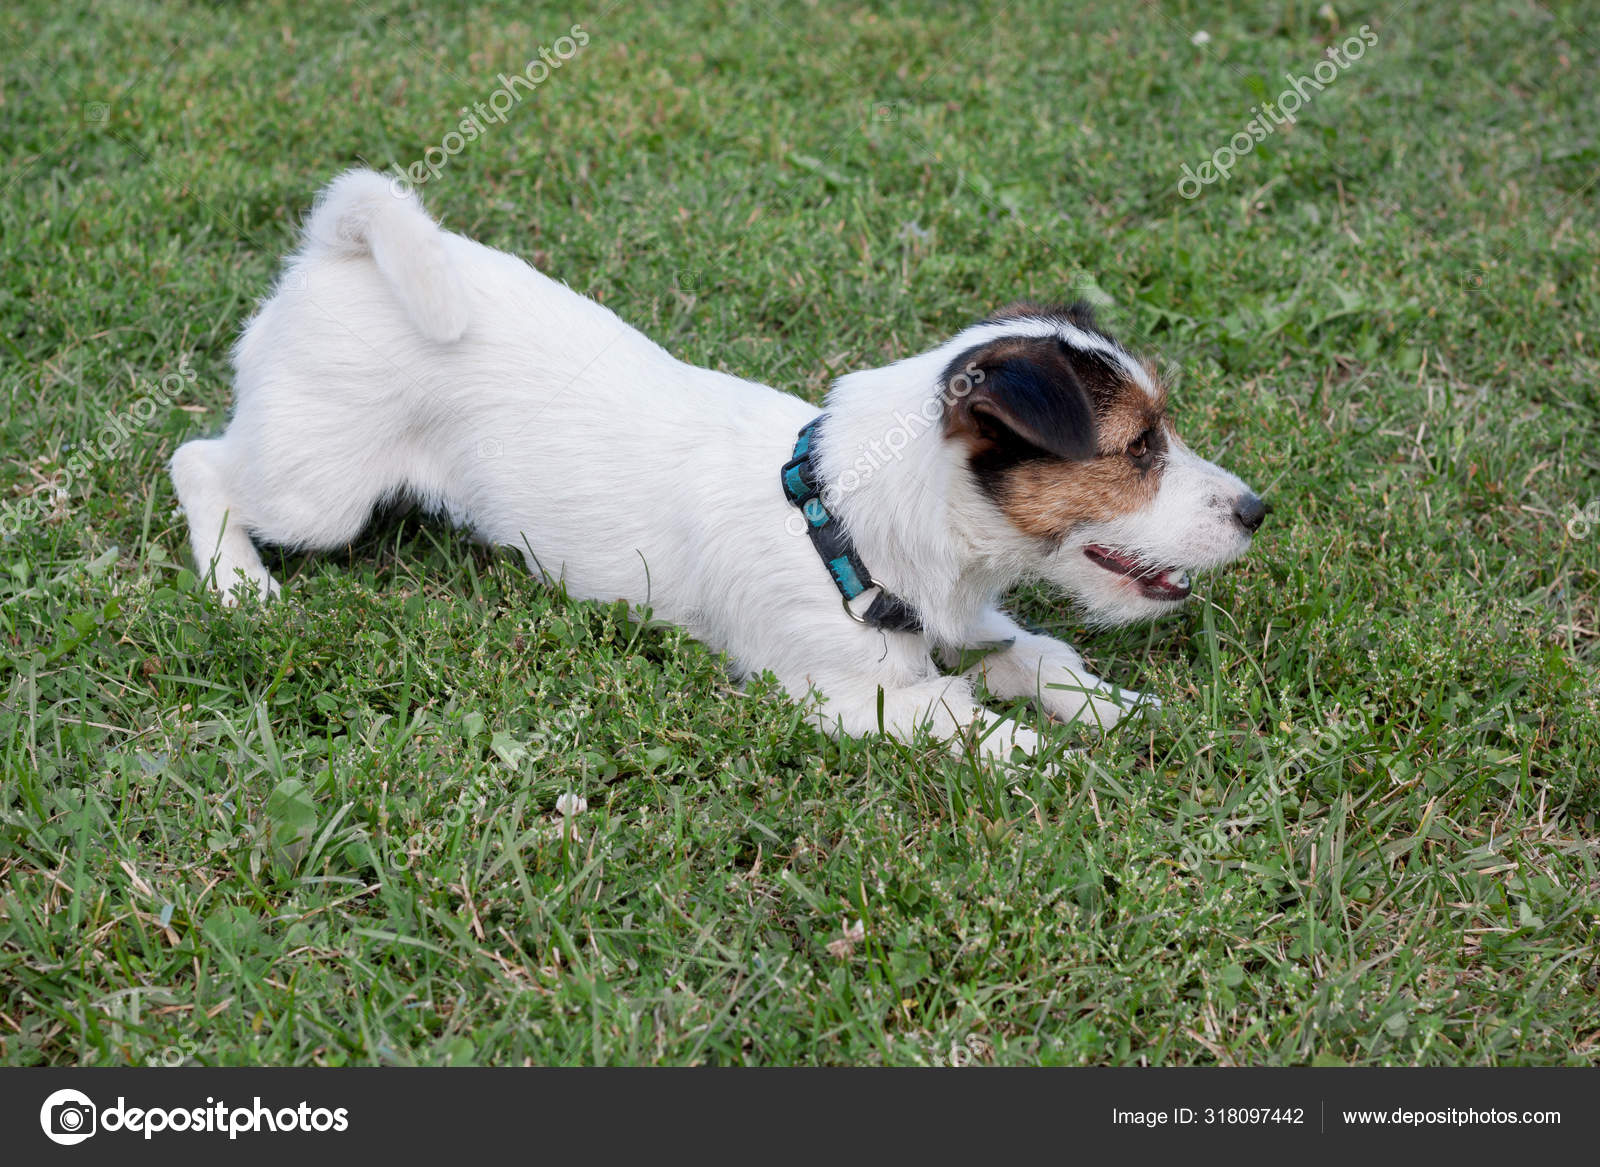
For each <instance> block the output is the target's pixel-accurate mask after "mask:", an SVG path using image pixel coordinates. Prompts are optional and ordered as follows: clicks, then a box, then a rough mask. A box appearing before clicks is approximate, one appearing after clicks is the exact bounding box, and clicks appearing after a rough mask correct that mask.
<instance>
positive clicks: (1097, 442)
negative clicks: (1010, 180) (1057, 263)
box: [945, 305, 1171, 539]
mask: <svg viewBox="0 0 1600 1167" xmlns="http://www.w3.org/2000/svg"><path fill="white" fill-rule="evenodd" d="M1023 307H1026V308H1027V309H1028V310H1027V311H1026V312H1025V313H1024V312H1022V311H1020V309H1021V308H1023ZM1080 309H1081V306H1078V305H1073V306H1071V307H1070V308H1068V309H1040V308H1038V307H1037V306H1035V305H1026V306H1023V305H1013V306H1012V307H1011V308H1007V309H1003V310H1002V313H1001V314H1000V315H999V316H998V317H996V318H994V319H996V320H1005V319H1015V318H1017V317H1018V316H1020V315H1027V316H1030V317H1037V316H1049V317H1051V318H1054V319H1060V320H1065V321H1067V322H1069V323H1071V324H1073V325H1074V326H1075V327H1077V328H1079V329H1082V330H1084V331H1090V330H1091V329H1093V323H1092V317H1090V316H1088V315H1087V310H1086V309H1082V313H1083V314H1082V315H1081V316H1080V319H1076V320H1075V319H1071V318H1070V317H1069V316H1067V315H1066V313H1067V312H1069V311H1079V310H1080ZM1080 321H1081V322H1080ZM1094 332H1095V334H1096V336H1101V337H1103V336H1104V334H1103V333H1100V332H1099V331H1098V330H1094ZM1108 339H1109V338H1108ZM1152 383H1155V384H1157V385H1158V388H1157V392H1156V393H1154V394H1152V393H1150V392H1148V391H1147V390H1146V389H1145V388H1144V387H1143V386H1142V385H1140V384H1139V382H1138V381H1137V380H1135V379H1134V377H1133V375H1132V374H1131V373H1130V371H1129V370H1128V368H1127V367H1126V365H1125V364H1124V363H1123V361H1122V360H1121V359H1120V350H1119V352H1117V353H1108V352H1103V351H1100V350H1098V349H1087V348H1081V347H1078V346H1076V345H1073V344H1071V343H1069V342H1068V341H1067V340H1065V339H1063V338H1062V337H1060V336H1043V337H1031V336H1018V337H1003V338H1001V339H999V340H995V341H990V342H989V343H988V344H984V345H979V346H977V347H975V348H972V349H968V350H967V351H966V352H964V353H962V354H961V355H960V356H958V357H957V358H956V359H955V360H954V361H953V362H951V364H950V366H949V368H948V369H946V371H945V390H946V395H947V396H946V407H945V433H946V434H947V435H948V436H949V437H950V438H952V439H954V440H957V441H960V442H962V443H963V444H964V445H965V447H966V450H967V458H968V464H969V465H970V466H971V468H972V472H973V474H974V475H975V476H976V477H977V480H978V484H979V485H980V486H981V487H982V488H983V490H984V492H985V493H986V494H988V495H989V497H990V498H992V499H993V500H994V501H995V503H996V504H997V505H999V507H1000V508H1001V510H1003V511H1004V512H1005V514H1006V516H1007V517H1008V518H1009V519H1010V520H1011V522H1012V524H1013V525H1014V526H1016V528H1017V529H1018V530H1020V531H1023V532H1025V533H1026V534H1029V535H1037V536H1040V537H1043V538H1052V539H1058V538H1061V537H1062V536H1064V535H1066V534H1067V532H1068V531H1070V530H1071V529H1072V527H1074V526H1075V525H1077V524H1078V523H1081V522H1086V521H1091V520H1104V519H1111V518H1115V517H1117V516H1118V515H1123V514H1128V513H1131V512H1133V511H1137V510H1139V509H1141V508H1142V507H1145V506H1148V505H1149V504H1150V502H1151V501H1152V500H1153V499H1154V498H1155V494H1156V491H1157V490H1158V489H1159V487H1160V484H1161V467H1162V462H1163V454H1164V453H1165V451H1166V448H1167V442H1168V437H1169V434H1170V429H1171V427H1170V424H1169V423H1168V422H1167V419H1166V394H1165V391H1164V390H1163V389H1161V388H1160V387H1159V383H1157V382H1155V380H1154V378H1152Z"/></svg>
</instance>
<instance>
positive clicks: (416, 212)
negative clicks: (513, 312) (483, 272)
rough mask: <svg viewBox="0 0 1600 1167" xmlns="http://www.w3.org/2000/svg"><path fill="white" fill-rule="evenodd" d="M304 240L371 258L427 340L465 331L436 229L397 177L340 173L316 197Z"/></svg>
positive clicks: (459, 296) (460, 297)
mask: <svg viewBox="0 0 1600 1167" xmlns="http://www.w3.org/2000/svg"><path fill="white" fill-rule="evenodd" d="M305 238H306V243H307V245H308V246H310V247H313V248H318V249H322V250H326V251H331V252H334V253H343V254H345V255H370V256H372V260H373V262H374V263H376V264H377V265H378V270H379V271H380V272H382V273H383V278H384V279H385V280H387V281H388V283H389V286H390V287H391V288H393V289H394V293H395V295H396V296H397V297H399V300H400V302H401V303H402V304H403V305H405V309H406V314H407V315H408V316H410V317H411V320H412V323H414V324H415V325H416V326H417V328H418V330H419V331H421V332H422V334H423V335H424V336H426V337H428V338H429V339H430V340H437V341H452V340H459V339H460V337H461V334H462V333H463V332H465V331H466V330H467V298H466V294H465V289H464V288H463V286H462V283H461V277H460V276H459V275H458V274H457V272H456V271H455V269H454V268H453V267H451V265H450V259H449V256H448V255H446V253H445V246H444V236H443V232H441V231H440V229H439V225H438V224H437V223H435V222H434V221H433V220H432V219H431V218H429V216H428V213H427V212H426V211H424V210H423V209H422V200H421V199H419V198H417V196H416V193H415V192H414V191H412V190H411V189H410V188H409V186H408V185H407V184H405V183H404V182H402V181H401V180H400V179H389V178H385V177H384V176H383V175H381V174H379V173H377V172H376V171H373V170H347V171H345V172H344V173H343V174H341V175H340V176H339V177H338V178H336V179H334V180H333V181H332V182H330V183H329V184H328V185H327V186H326V187H324V188H323V190H322V193H321V194H319V195H318V196H317V204H316V206H315V207H313V208H312V210H311V215H310V217H309V218H307V219H306V225H305Z"/></svg>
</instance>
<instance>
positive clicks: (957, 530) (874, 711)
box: [171, 170, 1266, 759]
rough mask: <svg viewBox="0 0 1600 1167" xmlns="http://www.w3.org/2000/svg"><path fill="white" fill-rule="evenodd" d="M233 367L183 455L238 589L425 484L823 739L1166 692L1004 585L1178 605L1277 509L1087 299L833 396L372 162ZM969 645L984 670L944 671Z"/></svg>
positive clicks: (299, 257) (328, 198) (424, 495)
mask: <svg viewBox="0 0 1600 1167" xmlns="http://www.w3.org/2000/svg"><path fill="white" fill-rule="evenodd" d="M233 362H234V366H235V369H236V372H237V375H236V378H235V405H234V413H233V418H232V420H231V421H230V422H229V424H228V427H227V430H226V431H225V432H224V433H223V434H222V436H220V437H217V438H208V439H202V440H196V441H190V442H187V443H185V444H184V445H183V446H182V447H181V448H179V450H178V451H177V453H176V454H175V455H174V456H173V458H172V464H171V473H172V481H173V485H174V486H175V487H176V489H177V494H178V499H179V501H180V503H181V505H182V507H183V510H184V512H185V514H186V515H187V517H188V521H189V530H190V538H191V541H192V546H193V549H194V554H195V558H196V560H197V562H198V564H199V567H200V570H201V571H202V572H205V573H206V574H207V576H208V578H209V579H210V580H211V581H212V583H213V584H214V586H216V587H217V588H218V589H220V590H221V591H222V592H223V595H224V598H225V600H228V601H230V602H231V601H232V599H233V598H234V597H233V595H232V593H233V591H234V589H235V588H244V589H248V590H250V591H254V592H256V593H257V594H259V595H260V596H261V597H263V598H266V597H269V596H271V595H273V594H275V593H276V592H277V591H278V584H277V583H276V581H274V580H273V578H272V577H271V575H270V574H268V572H267V570H266V568H265V567H264V566H263V565H262V562H261V558H260V556H259V555H258V554H257V552H256V547H255V545H254V542H253V540H259V541H261V542H263V543H267V544H275V545H278V546H282V547H285V548H292V549H300V550H327V549H332V548H336V547H340V546H343V545H345V544H347V543H348V542H349V541H350V540H352V539H353V538H354V537H355V536H356V535H357V534H358V533H359V532H360V531H361V529H362V527H363V526H364V525H365V524H366V523H367V522H368V519H369V517H370V516H371V515H372V513H373V511H374V509H375V508H376V507H377V506H379V504H381V503H384V502H386V501H389V500H394V499H398V498H409V499H412V500H415V501H416V502H418V503H420V504H421V505H422V507H424V508H425V509H427V510H429V511H432V512H434V513H438V514H442V515H443V516H445V517H446V518H448V519H449V521H450V522H452V523H454V524H456V525H459V526H465V527H468V528H470V529H471V530H472V531H473V532H474V533H475V534H476V536H477V537H478V538H480V539H482V540H484V541H485V542H488V543H491V544H501V545H505V546H508V547H514V548H516V549H517V550H518V551H520V552H521V553H522V554H523V556H524V557H525V558H526V560H527V563H528V565H529V567H530V568H531V569H533V570H535V571H538V572H540V573H541V574H545V575H547V576H551V577H556V578H559V579H561V580H563V581H564V582H565V585H566V588H567V590H568V592H569V593H570V594H571V595H573V596H576V597H580V598H587V599H594V600H607V601H608V600H613V599H617V598H623V599H625V600H627V601H628V602H629V603H631V604H635V605H639V606H644V605H649V606H650V607H651V608H652V609H653V610H654V611H655V613H656V614H657V615H659V616H661V617H663V618H665V619H668V620H671V621H673V622H674V623H677V624H679V625H681V626H682V627H684V628H685V629H687V630H688V631H689V632H690V633H691V634H692V635H694V636H695V637H697V638H698V639H700V640H701V641H703V642H705V643H706V644H707V645H709V646H711V647H712V648H713V649H716V650H718V651H720V652H724V653H726V654H727V655H728V657H729V658H730V659H731V661H732V664H733V667H734V668H735V669H736V670H737V671H738V672H739V673H740V674H742V675H749V674H753V673H757V672H760V671H762V670H767V671H770V672H771V673H772V674H773V675H774V676H775V677H776V678H777V679H778V681H779V682H780V683H781V684H782V685H783V686H784V688H785V689H786V690H787V691H788V692H789V693H791V694H792V695H794V697H796V698H797V699H800V700H811V701H814V702H815V705H814V713H813V721H814V722H815V723H816V724H817V725H818V726H820V727H822V728H823V729H825V730H827V731H829V732H834V733H844V734H850V735H865V734H869V733H871V732H873V731H875V730H879V729H881V730H883V731H884V732H887V733H889V734H892V735H893V736H894V737H896V738H899V739H901V740H910V739H911V738H912V737H913V736H914V735H915V734H916V733H917V732H918V731H919V730H926V731H928V732H930V733H931V734H932V735H933V736H935V737H937V738H941V739H946V740H948V741H950V742H951V743H952V745H953V746H954V747H956V748H965V747H966V746H967V745H968V744H969V743H971V742H976V743H978V746H979V748H980V749H981V750H982V752H983V753H984V754H986V755H989V756H991V757H995V758H1001V759H1004V758H1009V757H1010V756H1011V751H1012V750H1013V749H1020V750H1022V751H1023V752H1025V753H1027V754H1033V753H1034V752H1035V751H1037V750H1038V748H1039V746H1040V744H1041V743H1040V738H1039V736H1038V735H1037V734H1036V733H1035V732H1034V731H1033V730H1031V729H1028V728H1026V727H1024V726H1022V725H1019V724H1018V723H1017V722H1015V721H1013V720H1011V719H1008V718H1003V717H1000V716H999V715H997V714H995V713H992V712H991V711H989V710H986V709H985V708H983V706H981V705H980V704H979V703H978V702H977V700H976V699H975V697H974V693H973V686H974V682H975V680H976V679H977V678H978V677H979V676H981V677H982V679H983V681H984V683H985V684H986V685H987V687H988V690H989V691H990V692H991V693H993V694H995V695H997V696H999V697H1002V698H1016V697H1027V698H1032V699H1033V700H1034V701H1035V702H1036V703H1037V705H1038V706H1039V707H1040V708H1042V709H1043V710H1044V712H1045V713H1047V714H1049V715H1050V716H1051V717H1053V718H1056V719H1058V720H1060V721H1064V722H1073V721H1082V722H1084V723H1087V724H1093V725H1097V726H1100V727H1107V726H1110V725H1111V724H1113V723H1115V722H1116V720H1117V719H1118V718H1119V717H1121V716H1122V715H1123V713H1125V712H1126V711H1127V709H1128V708H1130V707H1132V706H1133V705H1136V704H1138V703H1140V702H1141V701H1145V700H1149V699H1148V698H1144V697H1142V696H1141V695H1140V694H1137V693H1132V692H1129V691H1126V690H1119V689H1116V688H1115V687H1112V686H1108V685H1105V684H1103V683H1102V682H1101V681H1099V680H1098V679H1097V678H1096V677H1094V676H1093V675H1091V674H1090V673H1089V672H1088V670H1087V669H1086V668H1085V667H1084V662H1083V660H1082V658H1081V657H1079V655H1078V654H1077V653H1076V652H1074V651H1073V650H1072V649H1071V648H1070V647H1068V646H1067V645H1065V644H1063V643H1061V642H1059V641H1057V640H1053V639H1051V638H1049V637H1046V636H1040V635H1037V634H1035V633H1032V632H1029V631H1027V630H1025V629H1024V628H1022V627H1020V626H1019V625H1018V624H1017V623H1016V622H1015V621H1014V620H1012V619H1011V617H1009V616H1007V615H1006V614H1005V612H1003V611H1002V610H1001V608H1000V606H999V603H1000V599H1001V597H1002V596H1003V595H1004V594H1005V593H1006V591H1007V589H1008V588H1010V587H1012V586H1013V585H1014V584H1016V583H1018V582H1019V581H1022V580H1025V579H1036V580H1045V581H1048V582H1050V583H1052V584H1054V585H1056V586H1057V587H1059V588H1061V589H1063V590H1064V591H1065V592H1067V593H1068V594H1069V595H1070V596H1071V597H1073V598H1074V599H1076V600H1077V601H1078V603H1079V605H1080V606H1081V608H1082V610H1083V612H1084V614H1085V616H1086V618H1087V619H1088V620H1090V621H1091V622H1094V623H1097V624H1102V625H1111V624H1122V623H1127V622H1130V621H1134V620H1138V619H1142V618H1147V617H1154V616H1159V615H1161V614H1162V613H1165V612H1170V611H1172V610H1174V609H1176V608H1177V607H1178V606H1179V605H1180V604H1181V603H1182V602H1183V600H1184V599H1185V598H1186V597H1187V596H1188V595H1189V592H1190V587H1191V573H1193V572H1196V571H1201V570H1205V569H1207V568H1215V567H1220V566H1222V565H1223V564H1226V563H1228V562H1230V561H1232V560H1234V559H1236V558H1238V557H1239V556H1240V555H1242V554H1244V552H1245V551H1246V550H1248V548H1249V547H1250V541H1251V536H1252V535H1253V534H1254V532H1255V531H1256V529H1257V527H1259V526H1260V525H1261V521H1262V518H1263V516H1264V515H1265V513H1266V507H1265V505H1264V504H1263V503H1262V501H1261V500H1260V499H1259V498H1257V497H1256V496H1255V495H1254V494H1253V493H1252V492H1251V491H1250V489H1249V488H1248V487H1246V486H1245V484H1244V483H1243V482H1241V481H1240V480H1239V479H1238V478H1236V477H1234V476H1233V475H1232V474H1230V473H1228V472H1227V471H1225V470H1223V469H1221V468H1219V467H1217V466H1215V465H1213V464H1212V463H1210V462H1207V461H1205V460H1204V459H1202V458H1200V457H1199V456H1197V455H1196V454H1194V453H1191V452H1190V450H1189V448H1188V447H1187V446H1185V445H1184V444H1183V442H1182V440H1181V439H1180V438H1179V437H1178V434H1177V432H1176V430H1175V429H1174V428H1173V425H1172V421H1171V419H1170V418H1169V417H1168V415H1167V399H1166V391H1165V388H1164V387H1163V385H1162V384H1161V382H1160V381H1159V379H1158V377H1157V375H1156V373H1155V370H1154V369H1153V367H1152V366H1151V365H1150V364H1149V363H1148V362H1146V361H1141V360H1137V359H1135V358H1134V357H1132V356H1131V355H1129V353H1128V352H1127V351H1125V350H1124V349H1123V348H1122V346H1121V345H1119V344H1118V343H1117V342H1116V341H1115V340H1113V339H1111V338H1110V337H1109V336H1107V335H1106V334H1105V333H1104V332H1103V331H1101V330H1100V329H1099V328H1097V327H1096V326H1095V323H1094V320H1093V318H1092V316H1091V314H1090V312H1089V310H1088V309H1087V308H1085V307H1083V306H1081V305H1072V306H1069V307H1063V308H1046V307H1041V306H1038V305H1034V304H1028V303H1022V304H1016V305H1013V306H1011V307H1008V308H1005V309H1002V310H1001V311H999V312H997V313H995V314H994V315H993V316H991V317H989V318H988V319H987V320H984V321H982V322H981V323H979V324H975V325H973V326H972V327H970V328H967V329H965V330H964V331H962V332H960V333H959V334H957V335H956V336H954V337H953V338H951V339H950V340H947V341H945V342H944V343H943V344H940V345H938V346H937V347H935V348H933V349H930V350H929V351H927V352H924V353H921V354H919V355H916V356H912V357H907V358H906V359H904V360H901V361H897V362H896V363H894V364H892V365H889V366H887V367H885V368H881V369H865V370H862V371H860V372H855V373H850V374H848V375H846V376H844V377H841V378H839V379H838V381H836V382H835V383H834V385H833V387H832V389H831V390H830V391H829V393H828V395H827V402H826V405H825V406H824V407H823V408H822V409H820V410H819V409H818V408H817V407H816V406H815V405H812V404H811V403H810V402H807V401H802V400H801V399H800V398H798V397H794V396H791V395H789V394H786V393H781V392H779V391H778V390H776V389H771V388H769V387H767V386H765V385H758V384H755V383H753V382H750V381H745V380H742V379H740V378H738V377H734V376H731V375H729V374H727V373H718V372H713V371H711V370H709V369H700V368H695V367H694V366H691V365H686V364H684V363H683V362H681V361H679V360H676V359H675V358H673V357H672V356H671V355H670V354H669V353H667V352H666V351H665V350H663V349H662V348H661V347H660V346H658V345H656V344H655V343H654V342H652V341H651V340H650V339H649V338H647V337H646V336H644V334H642V333H640V332H638V331H637V330H635V329H633V328H631V327H629V326H628V325H627V324H625V323H623V322H622V321H621V320H619V319H618V318H617V317H616V315H614V314H613V313H612V312H611V311H610V310H609V309H606V308H603V307H601V306H600V305H599V304H597V303H595V302H594V301H593V300H590V299H587V298H586V297H584V296H581V295H579V294H578V293H576V292H574V291H572V290H571V289H570V288H568V287H566V286H565V285H564V284H561V283H558V282H556V281H555V280H552V279H550V278H549V277H547V276H544V275H542V274H540V273H539V272H538V271H535V270H534V269H533V268H532V267H530V266H529V265H528V264H526V263H524V262H523V261H522V260H520V259H518V258H516V257H515V256H512V255H507V254H506V253H505V252H502V251H495V250H493V249H492V248H489V247H485V246H483V245H482V244H479V243H476V242H474V241H472V240H470V239H466V238H464V237H462V236H460V235H456V234H453V233H451V232H449V231H445V230H443V229H442V228H440V227H439V225H438V224H437V223H435V222H434V220H433V219H431V218H430V217H429V216H428V214H427V213H426V212H425V211H424V210H423V208H422V204H421V202H420V201H419V200H418V199H417V197H416V196H415V194H414V193H412V192H411V191H409V190H408V189H406V188H404V186H403V185H401V184H400V183H399V182H397V181H395V180H391V179H389V178H385V177H383V176H381V175H379V174H377V173H374V172H373V171H370V170H353V171H350V172H348V173H346V174H343V175H341V176H340V177H339V178H337V179H336V180H334V182H333V183H332V184H330V185H329V186H328V187H327V189H326V190H324V191H323V192H322V194H321V196H320V198H319V199H318V201H317V204H316V207H315V209H314V210H313V211H312V213H311V215H310V217H309V219H308V221H307V223H306V225H305V239H304V243H303V246H302V247H301V248H300V250H299V251H298V252H297V253H296V254H295V255H294V256H292V257H291V258H290V260H289V261H288V264H287V267H286V269H285V272H284V275H283V278H282V279H281V280H280V282H279V284H278V287H277V289H276V291H275V292H274V294H273V295H272V297H271V298H270V299H269V300H267V301H266V303H265V304H264V305H263V306H262V308H261V310H260V311H259V312H258V313H257V314H256V316H255V318H254V319H253V320H252V321H251V322H250V324H249V325H248V327H247V328H246V329H245V331H244V334H243V335H242V336H241V338H240V339H239V342H238V344H237V346H236V347H235V349H234V354H233ZM980 645H981V646H984V648H985V649H986V650H987V651H986V652H985V654H984V655H983V656H982V657H981V658H980V659H979V660H978V662H977V663H976V664H974V665H972V666H971V667H970V668H969V669H968V670H967V671H966V672H965V673H957V674H954V675H951V674H947V673H944V672H941V670H940V668H939V667H938V665H937V664H936V663H935V661H936V658H937V659H939V660H944V661H946V662H948V661H949V660H950V659H951V657H952V655H953V654H956V653H959V651H960V650H961V649H963V648H970V647H973V646H980Z"/></svg>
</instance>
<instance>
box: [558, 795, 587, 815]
mask: <svg viewBox="0 0 1600 1167" xmlns="http://www.w3.org/2000/svg"><path fill="white" fill-rule="evenodd" d="M588 809H589V800H588V799H587V798H585V797H583V795H581V794H574V793H572V791H570V790H569V791H567V793H565V794H563V795H562V796H561V797H560V798H558V799H556V810H557V811H559V812H560V813H561V817H563V818H569V819H570V818H577V817H578V816H579V815H580V814H582V813H583V812H584V811H586V810H588Z"/></svg>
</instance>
